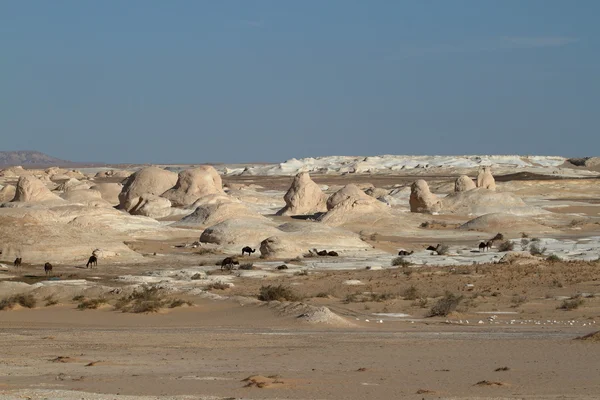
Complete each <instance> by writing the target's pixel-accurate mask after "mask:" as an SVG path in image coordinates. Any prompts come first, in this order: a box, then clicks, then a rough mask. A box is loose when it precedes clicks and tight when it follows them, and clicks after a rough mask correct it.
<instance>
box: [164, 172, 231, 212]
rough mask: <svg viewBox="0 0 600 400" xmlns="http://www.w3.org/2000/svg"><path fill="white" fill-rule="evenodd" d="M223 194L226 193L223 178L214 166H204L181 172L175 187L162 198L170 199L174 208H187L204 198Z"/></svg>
mask: <svg viewBox="0 0 600 400" xmlns="http://www.w3.org/2000/svg"><path fill="white" fill-rule="evenodd" d="M221 193H224V192H223V182H222V181H221V176H220V175H219V173H218V172H217V170H216V169H214V168H213V167H212V166H210V165H203V166H200V167H198V168H193V169H187V170H185V171H181V172H180V173H179V177H178V179H177V182H176V184H175V186H174V187H173V188H172V189H169V190H167V191H165V192H164V193H163V194H162V197H164V198H166V199H169V200H170V201H171V203H172V204H173V206H174V207H185V206H189V205H190V204H193V203H194V202H195V201H196V200H198V199H199V198H201V197H203V196H207V195H211V194H221Z"/></svg>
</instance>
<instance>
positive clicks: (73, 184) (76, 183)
mask: <svg viewBox="0 0 600 400" xmlns="http://www.w3.org/2000/svg"><path fill="white" fill-rule="evenodd" d="M90 186H91V185H90V184H89V183H87V182H81V181H80V180H78V179H75V178H69V179H68V180H66V181H65V182H63V183H61V184H59V185H58V186H57V187H56V188H55V189H54V191H56V192H68V191H69V190H81V189H89V188H90Z"/></svg>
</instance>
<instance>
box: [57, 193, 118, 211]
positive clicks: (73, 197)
mask: <svg viewBox="0 0 600 400" xmlns="http://www.w3.org/2000/svg"><path fill="white" fill-rule="evenodd" d="M60 197H62V198H63V199H64V200H66V201H68V202H70V203H77V204H83V205H86V206H91V207H112V205H111V204H110V203H109V202H107V201H105V200H103V199H102V194H101V193H100V192H99V191H97V190H90V189H85V190H84V189H82V190H69V191H67V192H64V193H63V194H61V195H60Z"/></svg>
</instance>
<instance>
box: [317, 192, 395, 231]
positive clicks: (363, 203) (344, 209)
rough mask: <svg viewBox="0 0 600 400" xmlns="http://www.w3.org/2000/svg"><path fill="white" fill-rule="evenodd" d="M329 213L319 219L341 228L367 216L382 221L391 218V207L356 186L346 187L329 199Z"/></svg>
mask: <svg viewBox="0 0 600 400" xmlns="http://www.w3.org/2000/svg"><path fill="white" fill-rule="evenodd" d="M327 210H328V211H327V212H326V213H325V214H323V215H321V216H320V217H319V221H321V222H323V223H325V224H327V225H331V226H340V225H344V224H347V223H350V222H353V221H356V220H360V219H362V218H363V217H365V216H367V217H369V218H371V219H373V218H375V219H380V218H385V217H387V216H389V207H388V206H387V205H386V204H385V203H383V202H381V201H379V200H377V199H374V198H373V197H371V196H369V195H367V194H365V193H364V192H363V191H362V190H360V189H359V188H358V187H357V186H356V185H352V184H350V185H346V186H344V187H343V188H342V189H340V190H338V191H337V192H335V193H334V194H332V195H331V196H330V197H329V199H327Z"/></svg>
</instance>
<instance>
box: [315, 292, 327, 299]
mask: <svg viewBox="0 0 600 400" xmlns="http://www.w3.org/2000/svg"><path fill="white" fill-rule="evenodd" d="M315 297H320V298H327V297H329V293H327V292H319V293H317V294H316V295H315Z"/></svg>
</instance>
